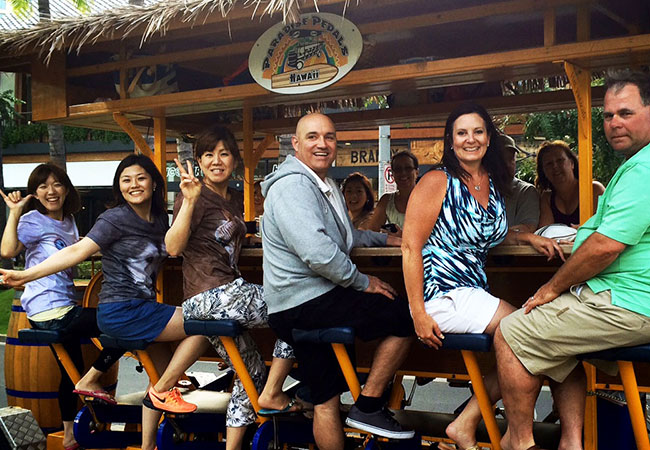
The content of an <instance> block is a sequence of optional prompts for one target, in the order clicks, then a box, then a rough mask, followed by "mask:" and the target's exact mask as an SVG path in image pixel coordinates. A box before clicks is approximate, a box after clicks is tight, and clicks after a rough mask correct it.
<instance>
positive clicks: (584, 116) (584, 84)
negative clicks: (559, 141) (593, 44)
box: [564, 62, 594, 224]
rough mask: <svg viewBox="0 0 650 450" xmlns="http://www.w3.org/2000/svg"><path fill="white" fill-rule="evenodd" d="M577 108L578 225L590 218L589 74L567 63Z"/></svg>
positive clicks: (591, 196)
mask: <svg viewBox="0 0 650 450" xmlns="http://www.w3.org/2000/svg"><path fill="white" fill-rule="evenodd" d="M564 70H565V72H566V74H567V76H568V77H569V82H570V83H571V90H572V91H573V96H574V97H575V99H576V106H577V108H578V161H579V166H580V167H579V177H580V180H579V185H580V203H579V204H580V224H583V223H585V222H586V221H587V219H589V218H590V217H591V216H592V213H593V210H594V205H593V189H592V187H591V184H592V178H593V176H592V147H591V72H590V71H589V70H584V69H581V68H580V67H578V66H575V65H573V64H571V63H569V62H565V63H564Z"/></svg>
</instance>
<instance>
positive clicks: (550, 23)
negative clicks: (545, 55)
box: [544, 8, 556, 47]
mask: <svg viewBox="0 0 650 450" xmlns="http://www.w3.org/2000/svg"><path fill="white" fill-rule="evenodd" d="M555 24H556V22H555V8H549V9H547V10H546V11H544V47H550V46H552V45H555Z"/></svg>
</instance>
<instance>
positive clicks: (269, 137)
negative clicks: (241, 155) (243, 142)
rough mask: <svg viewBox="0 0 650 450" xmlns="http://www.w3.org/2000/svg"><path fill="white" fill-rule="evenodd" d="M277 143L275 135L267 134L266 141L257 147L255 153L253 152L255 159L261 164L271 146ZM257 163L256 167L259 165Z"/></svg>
mask: <svg viewBox="0 0 650 450" xmlns="http://www.w3.org/2000/svg"><path fill="white" fill-rule="evenodd" d="M273 142H275V135H273V134H272V133H267V134H266V136H264V139H262V141H261V142H260V143H259V144H257V147H255V151H254V152H253V157H254V158H255V159H256V160H257V162H259V160H260V158H261V157H262V155H263V154H264V152H265V151H266V149H267V148H269V145H270V144H272V143H273ZM257 162H256V163H255V165H257Z"/></svg>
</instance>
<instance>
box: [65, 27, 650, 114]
mask: <svg viewBox="0 0 650 450" xmlns="http://www.w3.org/2000/svg"><path fill="white" fill-rule="evenodd" d="M636 52H650V34H644V35H637V36H626V37H619V38H612V39H602V40H597V41H589V42H578V43H570V44H562V45H555V46H552V47H540V48H531V49H526V50H514V51H508V52H501V53H492V54H485V55H476V56H466V57H461V58H451V59H445V60H439V61H431V62H424V63H414V64H403V65H395V66H387V67H379V68H373V69H363V70H353V71H351V72H350V73H349V74H348V75H346V76H345V77H344V78H342V79H341V80H339V81H338V82H337V83H335V84H334V85H332V86H330V87H328V88H326V89H323V90H321V91H318V92H312V93H310V94H300V95H295V96H291V99H289V98H288V97H287V96H286V95H284V96H283V95H280V94H269V92H268V91H266V90H265V89H264V88H262V87H261V86H259V85H257V84H245V85H237V86H228V87H220V88H212V89H202V90H197V91H187V92H178V93H173V94H164V95H155V96H152V97H144V98H134V99H128V100H115V101H108V102H97V103H88V104H83V105H74V106H70V117H71V118H74V117H83V116H93V115H102V114H107V113H113V112H115V111H121V112H127V111H128V112H140V113H143V114H145V112H146V111H150V110H151V108H154V107H167V108H171V107H174V106H187V107H188V108H190V109H191V111H192V113H194V114H196V113H198V112H200V111H204V112H207V111H215V110H219V109H224V108H217V107H215V105H216V104H223V105H224V107H225V108H230V109H233V108H236V107H237V105H239V107H241V105H242V102H243V101H250V102H251V104H266V105H269V104H276V103H278V104H279V103H285V104H286V103H287V102H288V101H289V100H291V103H300V102H304V101H312V102H313V101H315V100H318V99H322V98H340V97H342V96H346V95H347V96H349V95H356V96H360V95H367V94H373V93H386V92H390V90H391V89H392V88H393V87H396V86H397V85H396V84H395V83H396V82H399V81H403V82H405V83H407V84H404V85H403V88H404V89H405V90H408V89H413V88H415V87H420V88H423V87H433V86H445V85H448V84H452V83H453V82H454V80H456V82H457V80H459V79H461V78H462V77H463V76H475V77H476V78H477V79H482V80H486V79H489V78H490V77H489V72H490V71H495V70H498V71H499V76H500V77H505V76H507V73H505V74H504V72H510V73H511V79H519V78H518V76H520V75H518V73H521V72H520V71H519V70H520V69H525V70H530V72H531V73H539V68H535V67H534V66H535V65H543V64H547V65H553V64H556V62H557V61H565V60H570V61H576V62H580V63H581V64H583V65H588V64H589V62H590V61H591V60H593V59H595V58H602V57H612V56H615V55H616V56H625V57H627V58H629V57H630V56H631V55H633V54H634V53H636ZM619 61H620V60H619ZM607 63H609V60H608V61H607ZM624 63H625V61H620V62H619V63H618V64H624ZM608 65H609V64H608ZM598 67H600V66H597V67H596V68H598ZM561 72H562V70H561V67H560V66H558V67H557V69H555V67H554V68H553V73H561ZM477 74H478V75H477ZM501 79H504V78H501ZM505 79H508V78H505ZM438 80H441V81H438ZM201 105H205V106H204V107H202V106H201ZM202 108H204V109H202Z"/></svg>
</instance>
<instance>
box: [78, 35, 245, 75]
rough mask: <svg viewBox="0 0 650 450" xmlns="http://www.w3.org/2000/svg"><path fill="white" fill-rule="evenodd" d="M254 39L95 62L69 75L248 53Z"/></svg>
mask: <svg viewBox="0 0 650 450" xmlns="http://www.w3.org/2000/svg"><path fill="white" fill-rule="evenodd" d="M254 44H255V42H254V41H249V42H233V43H228V44H224V45H215V46H212V47H205V48H199V49H195V50H183V51H179V52H171V53H163V54H161V55H154V56H142V57H137V58H131V59H126V58H125V59H122V58H120V60H119V61H115V62H110V63H104V64H94V65H92V66H82V67H74V68H70V69H69V70H68V76H69V77H81V76H85V75H93V74H97V73H107V72H114V71H116V70H120V71H121V70H125V69H131V68H135V67H148V66H154V65H156V64H168V63H171V62H173V63H180V62H185V61H197V60H201V59H210V58H216V57H219V56H230V55H237V54H242V55H244V54H247V53H249V52H250V50H251V49H252V48H253V45H254Z"/></svg>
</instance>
